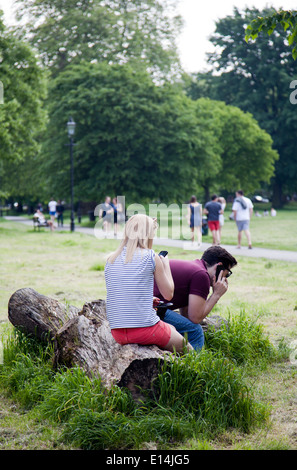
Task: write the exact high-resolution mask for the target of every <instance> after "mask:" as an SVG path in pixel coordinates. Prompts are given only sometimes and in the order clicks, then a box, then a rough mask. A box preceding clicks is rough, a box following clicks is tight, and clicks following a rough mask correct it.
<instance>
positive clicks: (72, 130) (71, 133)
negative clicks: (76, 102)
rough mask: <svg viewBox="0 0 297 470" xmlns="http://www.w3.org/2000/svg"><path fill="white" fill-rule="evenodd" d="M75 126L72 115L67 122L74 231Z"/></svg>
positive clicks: (72, 228) (71, 223) (71, 219)
mask: <svg viewBox="0 0 297 470" xmlns="http://www.w3.org/2000/svg"><path fill="white" fill-rule="evenodd" d="M75 126H76V123H75V122H74V121H73V119H72V117H71V118H70V119H69V121H68V122H67V130H68V137H69V141H70V143H69V146H70V164H71V169H70V174H71V218H70V230H71V232H74V229H75V226H74V209H73V192H74V172H73V145H74V143H73V137H74V133H75Z"/></svg>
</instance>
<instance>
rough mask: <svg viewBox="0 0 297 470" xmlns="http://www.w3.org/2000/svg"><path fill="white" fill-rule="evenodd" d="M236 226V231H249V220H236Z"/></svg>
mask: <svg viewBox="0 0 297 470" xmlns="http://www.w3.org/2000/svg"><path fill="white" fill-rule="evenodd" d="M236 225H237V229H238V231H239V232H242V231H243V230H248V229H249V226H250V221H249V220H236Z"/></svg>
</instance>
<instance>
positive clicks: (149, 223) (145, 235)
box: [107, 214, 158, 263]
mask: <svg viewBox="0 0 297 470" xmlns="http://www.w3.org/2000/svg"><path fill="white" fill-rule="evenodd" d="M157 228H158V224H157V220H156V219H152V218H151V217H148V216H147V215H144V214H135V215H132V217H130V219H129V220H128V221H127V223H126V224H125V229H124V237H123V240H122V242H121V244H120V246H119V248H118V249H117V250H116V251H115V252H114V253H112V254H111V255H110V256H109V258H108V259H107V261H108V263H113V262H114V261H115V259H116V258H117V257H118V256H119V254H120V253H121V252H122V250H123V248H124V247H126V248H127V251H126V258H125V263H129V261H132V259H133V256H134V253H135V251H136V250H137V249H138V248H144V249H145V248H149V249H151V248H152V246H153V238H154V236H155V232H156V229H157Z"/></svg>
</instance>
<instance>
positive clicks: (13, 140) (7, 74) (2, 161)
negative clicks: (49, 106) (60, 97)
mask: <svg viewBox="0 0 297 470" xmlns="http://www.w3.org/2000/svg"><path fill="white" fill-rule="evenodd" d="M0 70H1V82H2V84H3V94H4V99H3V104H1V105H0V123H1V126H0V194H1V193H2V196H3V195H4V194H6V195H7V194H9V193H11V192H13V190H17V191H19V190H20V189H21V187H22V183H21V181H22V176H23V174H21V173H19V172H17V171H16V170H17V169H19V166H20V165H22V164H23V162H25V161H28V160H29V159H32V160H34V158H36V157H37V155H38V150H39V143H38V136H39V133H40V132H41V130H42V129H43V128H44V127H45V120H46V113H45V111H44V109H43V100H44V98H45V93H46V87H45V75H44V72H43V71H42V70H41V68H40V67H39V65H38V63H37V59H36V57H35V54H34V53H33V51H32V49H31V47H30V46H29V45H28V44H26V43H24V42H23V41H20V40H18V39H16V38H15V36H14V35H13V34H12V33H10V32H7V31H6V29H5V26H4V24H3V21H2V19H1V17H0ZM12 174H13V175H14V177H12ZM17 174H18V176H17Z"/></svg>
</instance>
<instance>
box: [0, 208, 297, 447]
mask: <svg viewBox="0 0 297 470" xmlns="http://www.w3.org/2000/svg"><path fill="white" fill-rule="evenodd" d="M265 219H266V220H267V218H265ZM291 219H293V217H291ZM291 219H290V220H291ZM263 221H264V218H263ZM226 226H227V224H226ZM226 231H227V229H226ZM281 234H282V231H281V227H280V226H279V225H278V235H279V236H281ZM117 243H118V242H117V241H115V240H98V239H96V238H94V237H91V236H87V235H82V234H80V233H78V232H75V233H72V234H70V233H67V232H56V233H54V234H52V233H49V232H46V231H43V232H40V233H38V232H34V231H33V230H31V229H29V228H28V227H26V226H24V225H22V224H16V223H11V222H7V221H1V222H0V250H1V260H0V277H1V280H3V281H2V283H1V286H0V321H1V323H0V330H1V332H2V335H3V338H4V339H3V343H5V363H6V365H7V367H8V369H6V372H5V374H4V373H3V371H4V368H3V367H2V368H1V367H0V369H1V373H2V377H1V385H2V387H1V390H3V391H2V396H1V409H0V416H1V427H0V449H1V448H2V449H20V448H25V449H65V448H67V449H72V448H77V447H78V448H87V449H93V448H96V449H98V448H106V446H112V447H114V448H146V446H147V445H148V444H147V443H148V442H150V444H149V445H150V446H153V448H157V447H158V448H163V449H166V448H171V447H172V446H174V447H175V448H179V449H189V450H191V449H192V450H195V449H197V450H198V449H294V448H296V445H297V442H296V431H297V429H296V411H295V410H296V406H295V403H296V394H295V390H296V384H297V369H296V366H294V364H291V363H290V360H289V350H288V345H289V344H290V342H291V341H292V340H294V339H295V338H296V333H297V329H296V309H297V298H296V281H295V280H296V274H297V266H296V264H295V263H286V262H276V261H268V260H266V259H255V258H244V257H238V266H237V267H236V268H235V269H234V274H233V276H232V277H231V278H230V280H229V286H230V287H229V290H228V292H227V294H226V295H225V296H224V297H223V298H222V299H221V300H220V302H219V303H218V304H217V305H216V307H215V309H214V313H216V314H219V315H222V316H224V317H225V318H227V319H228V320H229V325H230V328H229V330H222V331H221V332H220V333H218V334H211V333H209V334H208V336H207V338H206V344H207V348H206V349H205V351H204V352H203V354H201V355H199V357H196V358H195V360H194V359H193V358H192V357H191V355H189V356H187V357H185V358H184V360H182V361H173V363H172V365H171V366H170V370H165V371H164V374H163V375H162V376H160V378H159V382H158V390H159V392H158V393H159V395H158V397H156V399H155V401H154V402H153V403H146V405H143V406H142V407H135V404H134V403H133V402H132V401H131V398H130V397H129V395H128V394H125V393H123V391H120V390H119V389H116V388H115V389H113V390H112V392H111V393H107V392H106V391H104V390H103V389H102V387H101V384H100V382H98V381H97V382H96V381H90V380H89V379H87V378H86V377H85V375H84V374H83V373H82V372H81V371H80V370H72V371H71V372H70V371H63V370H61V371H59V372H58V373H56V374H53V371H52V369H51V362H50V357H51V354H52V351H51V349H50V348H49V349H46V350H44V349H39V346H38V345H36V344H34V342H33V343H30V342H29V341H28V339H27V338H26V340H24V338H22V337H21V336H19V337H18V336H17V337H15V335H14V334H11V328H10V327H9V325H8V323H7V302H8V300H9V297H10V295H11V294H12V293H13V292H14V291H15V290H16V289H18V288H21V287H32V288H34V289H36V290H37V291H38V292H40V293H42V294H45V295H49V296H51V297H54V298H57V299H58V300H60V301H62V302H64V301H65V302H69V303H70V304H73V305H77V306H82V305H83V303H84V302H86V301H90V300H95V299H96V298H97V299H98V298H104V297H105V284H104V273H103V270H102V269H103V266H104V264H105V259H106V257H107V255H108V254H109V253H110V252H111V251H113V250H114V249H115V247H116V246H117ZM288 246H289V245H287V248H286V249H290V248H288ZM193 255H194V254H193V252H189V251H188V250H187V251H183V250H180V249H178V248H170V257H171V258H173V257H175V258H183V259H192V258H193ZM199 257H200V253H199ZM7 339H8V343H6V340H7ZM197 359H198V360H197ZM168 367H169V366H168ZM201 384H203V387H204V388H203V390H204V392H205V391H207V393H201V387H202V385H201ZM4 390H6V391H8V395H7V394H6V395H4ZM187 390H188V393H186V391H187ZM189 391H191V393H189ZM202 395H203V400H202V401H201V400H200V401H199V402H198V400H197V397H198V398H199V399H201V397H202ZM222 397H224V400H222V399H221V398H222ZM185 404H186V405H187V406H186V407H185ZM197 404H199V406H197ZM218 404H219V405H218ZM268 412H269V413H270V415H269V416H268ZM127 431H129V432H127ZM247 431H248V432H247Z"/></svg>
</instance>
